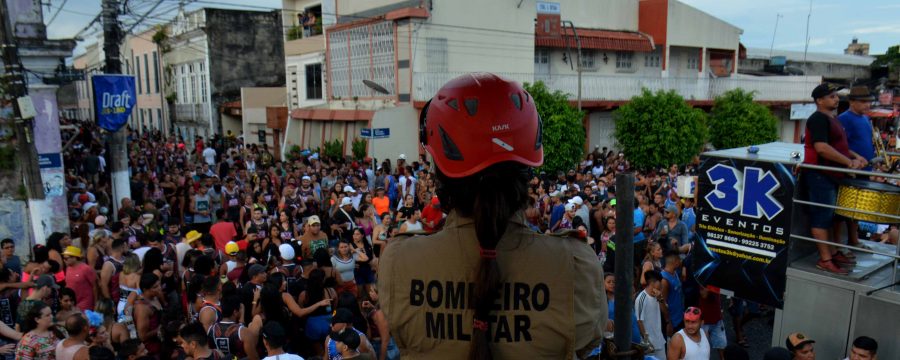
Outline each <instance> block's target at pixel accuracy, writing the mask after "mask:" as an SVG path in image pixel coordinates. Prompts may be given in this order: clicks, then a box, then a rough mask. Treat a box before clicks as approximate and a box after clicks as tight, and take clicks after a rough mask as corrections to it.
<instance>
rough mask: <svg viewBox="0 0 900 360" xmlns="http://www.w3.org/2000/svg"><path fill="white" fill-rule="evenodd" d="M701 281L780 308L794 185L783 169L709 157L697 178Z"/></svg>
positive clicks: (696, 268) (696, 263) (696, 256)
mask: <svg viewBox="0 0 900 360" xmlns="http://www.w3.org/2000/svg"><path fill="white" fill-rule="evenodd" d="M698 182H699V184H698V186H699V194H700V195H699V196H700V198H699V199H698V201H697V210H696V211H697V235H698V236H697V238H696V239H695V242H696V243H695V244H694V245H695V247H694V251H692V270H693V273H694V276H695V277H696V279H697V281H699V282H700V283H701V284H704V285H713V286H716V287H719V288H722V289H726V290H729V291H732V292H734V295H735V296H737V297H739V298H742V299H746V300H751V301H755V302H758V303H762V304H766V305H771V306H775V307H778V308H781V307H782V306H783V305H784V289H785V272H786V271H787V263H788V241H789V240H790V230H791V229H790V223H791V216H792V201H791V197H792V196H793V194H794V187H795V180H794V177H793V175H792V174H791V171H790V170H789V169H788V168H787V167H786V166H785V165H784V164H778V163H769V162H762V161H749V160H739V159H725V158H718V157H706V158H704V159H703V161H702V163H701V165H700V172H699V176H698Z"/></svg>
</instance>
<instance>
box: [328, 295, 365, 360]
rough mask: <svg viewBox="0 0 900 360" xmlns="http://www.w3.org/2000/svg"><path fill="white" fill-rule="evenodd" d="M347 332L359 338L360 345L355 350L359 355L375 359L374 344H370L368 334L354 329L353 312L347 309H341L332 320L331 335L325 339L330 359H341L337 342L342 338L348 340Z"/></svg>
mask: <svg viewBox="0 0 900 360" xmlns="http://www.w3.org/2000/svg"><path fill="white" fill-rule="evenodd" d="M346 332H352V333H355V334H356V335H357V336H358V337H359V344H356V348H355V349H356V350H357V351H358V352H359V353H362V354H368V355H369V356H372V358H374V357H375V352H374V350H372V344H371V343H369V339H368V338H367V337H366V334H365V333H363V332H362V331H359V330H357V329H356V328H354V327H353V312H351V311H350V310H348V309H345V308H339V309H337V311H335V312H334V316H333V317H332V318H331V334H330V335H328V337H326V338H325V350H326V351H327V354H326V355H327V356H328V358H329V359H340V358H341V356H340V351H339V350H338V347H337V341H338V340H339V339H341V338H343V339H346V336H347V335H345V334H344V333H346ZM345 345H346V344H345Z"/></svg>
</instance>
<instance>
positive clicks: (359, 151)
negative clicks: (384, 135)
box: [350, 138, 369, 160]
mask: <svg viewBox="0 0 900 360" xmlns="http://www.w3.org/2000/svg"><path fill="white" fill-rule="evenodd" d="M368 146H369V142H368V141H367V140H366V139H360V138H353V143H352V145H351V147H350V149H351V150H350V152H352V153H353V159H356V160H362V159H363V158H364V157H366V152H367V149H368Z"/></svg>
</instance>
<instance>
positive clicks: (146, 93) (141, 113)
mask: <svg viewBox="0 0 900 360" xmlns="http://www.w3.org/2000/svg"><path fill="white" fill-rule="evenodd" d="M157 30H158V29H156V28H150V29H147V30H145V31H143V32H140V33H137V34H134V35H131V36H129V37H128V38H127V39H126V40H125V45H124V46H123V48H122V53H123V54H124V55H126V56H124V57H123V60H124V61H123V62H122V70H123V71H122V72H123V73H126V74H131V75H134V84H135V92H136V93H137V106H136V107H135V108H134V109H133V110H132V115H131V120H130V121H129V123H130V124H131V128H132V129H136V130H138V131H139V132H144V131H148V130H155V131H160V132H162V133H163V134H169V133H170V131H173V128H172V124H171V121H169V117H168V111H167V109H166V106H165V104H166V101H165V95H164V91H163V84H162V70H163V67H162V62H161V51H160V48H159V46H158V45H157V44H156V43H154V42H153V35H154V34H155V33H156V32H157Z"/></svg>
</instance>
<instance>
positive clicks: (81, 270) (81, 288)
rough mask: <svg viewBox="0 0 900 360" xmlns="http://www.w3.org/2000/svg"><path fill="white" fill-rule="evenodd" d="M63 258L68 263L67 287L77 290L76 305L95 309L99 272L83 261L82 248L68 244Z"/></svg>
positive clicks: (81, 308) (79, 307) (86, 308)
mask: <svg viewBox="0 0 900 360" xmlns="http://www.w3.org/2000/svg"><path fill="white" fill-rule="evenodd" d="M63 258H64V260H65V263H66V288H69V289H72V290H74V291H75V299H76V300H75V301H76V306H77V307H78V309H80V310H94V294H95V288H96V286H97V273H96V272H94V269H93V268H91V267H90V266H88V264H85V263H84V262H83V261H82V255H81V248H78V247H75V246H71V245H70V246H67V247H66V250H65V251H64V252H63Z"/></svg>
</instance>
